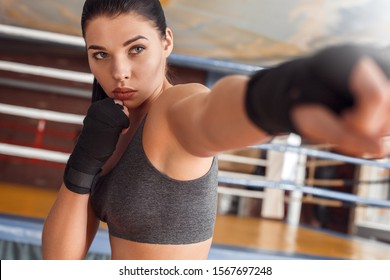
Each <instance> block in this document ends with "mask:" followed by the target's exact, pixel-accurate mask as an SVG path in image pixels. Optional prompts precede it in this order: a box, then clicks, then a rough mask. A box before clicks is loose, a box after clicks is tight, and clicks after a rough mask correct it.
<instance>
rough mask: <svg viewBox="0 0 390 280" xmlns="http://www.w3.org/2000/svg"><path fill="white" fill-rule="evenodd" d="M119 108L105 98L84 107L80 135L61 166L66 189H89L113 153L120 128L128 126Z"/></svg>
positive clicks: (84, 192) (85, 192) (126, 119)
mask: <svg viewBox="0 0 390 280" xmlns="http://www.w3.org/2000/svg"><path fill="white" fill-rule="evenodd" d="M122 108H123V107H122V105H118V104H115V103H114V101H113V100H112V99H111V98H106V99H103V100H100V101H97V102H95V103H93V104H92V105H91V107H90V108H89V109H88V113H87V115H86V117H85V119H84V126H83V129H82V131H81V134H80V137H79V139H78V141H77V144H76V146H75V148H74V150H73V152H72V154H71V155H70V157H69V160H68V163H67V165H66V168H65V173H64V183H65V186H66V187H67V188H68V189H69V190H71V191H73V192H75V193H79V194H87V193H89V192H90V189H91V187H92V185H93V184H94V183H95V182H96V179H97V177H98V176H97V174H98V173H99V172H100V171H101V167H102V166H103V164H104V163H105V162H106V160H107V159H108V158H109V157H110V156H111V155H112V153H113V152H114V150H115V147H116V144H117V142H118V139H119V135H120V133H121V131H122V130H123V129H124V128H127V127H128V126H129V125H130V122H129V118H128V117H127V116H126V114H125V113H124V112H123V111H122Z"/></svg>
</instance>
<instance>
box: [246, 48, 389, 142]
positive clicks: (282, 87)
mask: <svg viewBox="0 0 390 280" xmlns="http://www.w3.org/2000/svg"><path fill="white" fill-rule="evenodd" d="M363 57H369V58H371V59H373V60H374V61H375V62H376V63H377V64H378V65H379V66H380V68H381V69H382V70H383V72H384V73H385V74H386V75H387V77H390V60H389V58H388V57H386V56H385V55H384V54H383V53H381V52H380V50H377V49H374V48H368V47H362V46H354V45H342V46H336V47H330V48H327V49H324V50H322V51H320V52H318V53H317V54H315V55H313V56H311V57H306V58H299V59H296V60H292V61H290V62H286V63H283V64H281V65H279V66H277V67H275V68H272V69H266V70H261V71H259V72H257V73H255V75H253V76H252V77H251V79H250V80H249V82H248V86H247V93H246V100H245V107H246V111H247V114H248V116H249V118H250V119H251V120H252V121H253V122H254V123H255V124H256V125H257V126H258V127H259V128H261V129H262V130H264V131H266V132H268V133H269V134H273V135H275V134H279V133H290V132H293V133H298V134H299V131H297V129H296V128H295V126H294V123H293V121H292V118H291V110H292V108H293V107H294V106H295V105H298V104H319V105H323V106H325V107H327V108H328V109H330V110H332V111H333V112H335V113H336V114H340V113H342V112H343V111H344V110H345V109H347V108H350V107H352V106H353V105H354V102H355V98H354V96H353V94H352V92H351V89H350V87H349V83H350V76H351V74H352V72H353V69H354V66H355V65H356V63H357V62H358V61H359V60H360V59H361V58H363Z"/></svg>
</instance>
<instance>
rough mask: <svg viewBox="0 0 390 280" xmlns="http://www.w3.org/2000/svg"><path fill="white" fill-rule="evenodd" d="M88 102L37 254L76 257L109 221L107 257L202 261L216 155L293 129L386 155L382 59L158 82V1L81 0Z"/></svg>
mask: <svg viewBox="0 0 390 280" xmlns="http://www.w3.org/2000/svg"><path fill="white" fill-rule="evenodd" d="M82 30H83V35H84V38H85V42H86V49H87V53H88V60H89V65H90V69H91V72H92V73H93V74H94V76H95V78H96V82H95V85H94V94H93V103H92V105H91V107H90V109H89V110H88V113H87V116H86V118H85V121H84V127H83V131H82V132H81V135H80V137H79V140H78V142H77V144H76V147H75V148H74V151H73V153H72V155H71V156H70V158H69V161H68V163H67V166H66V169H65V174H64V184H63V185H62V186H61V188H60V191H59V194H58V198H57V200H56V202H55V204H54V205H53V208H52V209H51V212H50V214H49V216H48V217H47V220H46V223H45V226H44V231H43V242H42V249H43V257H44V258H45V259H83V258H84V257H85V255H86V253H87V251H88V249H89V247H90V244H91V242H92V240H93V238H94V235H95V233H96V231H97V229H98V225H99V220H103V221H105V222H106V223H107V224H108V228H109V233H110V244H111V250H112V258H113V259H206V258H207V256H208V252H209V249H210V245H211V243H212V236H213V227H214V222H215V216H216V206H217V205H216V203H217V160H216V158H215V156H216V155H217V154H218V153H219V152H221V151H225V150H231V149H236V148H241V147H245V146H248V145H251V144H255V143H260V142H264V141H268V140H269V139H270V137H272V136H273V135H276V134H279V133H288V132H297V133H300V134H301V135H302V136H303V137H307V138H309V139H311V140H314V141H318V142H327V143H332V144H334V145H336V147H337V148H338V149H339V150H340V151H341V152H344V153H347V154H352V155H356V156H361V155H363V154H365V153H370V154H372V155H375V156H384V155H385V154H386V151H385V148H384V146H383V144H382V142H381V139H382V136H383V135H385V134H386V133H387V132H388V131H389V121H388V118H386V117H385V116H387V112H388V110H389V108H390V99H389V98H390V95H389V93H390V87H389V81H388V79H387V77H386V74H385V73H387V75H388V73H390V71H389V67H388V66H389V63H388V62H385V61H384V60H383V59H382V58H379V57H377V54H376V52H372V50H369V49H364V48H357V47H353V46H341V47H334V48H330V49H327V50H324V51H322V52H320V53H318V54H316V55H314V56H312V57H307V58H301V59H297V60H294V61H291V62H287V63H284V64H282V65H280V66H278V67H275V68H274V69H269V70H265V71H261V72H259V73H257V74H255V75H254V76H253V77H245V76H230V77H226V78H223V79H221V80H220V81H219V82H218V83H217V84H216V85H215V86H214V87H213V88H212V89H208V88H206V87H205V86H203V85H200V84H182V85H172V84H171V83H170V82H169V80H168V79H167V78H166V73H167V58H168V57H169V55H170V54H171V52H172V50H173V34H172V31H171V30H170V29H169V28H168V27H167V26H166V23H165V17H164V13H163V10H162V7H161V5H160V2H159V1H158V0H87V1H86V2H85V4H84V9H83V15H82Z"/></svg>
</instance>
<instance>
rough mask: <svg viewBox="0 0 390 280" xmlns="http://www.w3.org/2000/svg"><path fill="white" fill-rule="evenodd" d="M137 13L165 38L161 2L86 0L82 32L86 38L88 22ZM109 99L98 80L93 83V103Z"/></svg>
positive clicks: (155, 0) (150, 0)
mask: <svg viewBox="0 0 390 280" xmlns="http://www.w3.org/2000/svg"><path fill="white" fill-rule="evenodd" d="M128 13H136V14H138V15H140V16H143V17H145V18H146V19H148V20H150V21H152V22H153V23H154V26H155V27H156V29H157V30H158V31H159V32H160V34H161V37H162V38H164V37H165V34H166V29H167V23H166V19H165V14H164V11H163V8H162V6H161V3H160V1H159V0H86V1H85V3H84V7H83V12H82V15H81V30H82V33H83V37H85V29H86V25H87V23H88V21H90V20H92V19H93V18H95V17H98V16H102V15H106V16H109V17H116V16H119V15H122V14H128ZM104 98H107V95H106V93H105V92H104V90H103V89H102V87H101V86H100V85H99V83H98V82H97V80H96V79H94V83H93V91H92V102H94V101H97V100H100V99H104Z"/></svg>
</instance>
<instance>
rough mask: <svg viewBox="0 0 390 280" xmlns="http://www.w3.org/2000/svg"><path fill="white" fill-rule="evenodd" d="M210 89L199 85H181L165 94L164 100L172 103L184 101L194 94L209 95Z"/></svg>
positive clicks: (171, 88)
mask: <svg viewBox="0 0 390 280" xmlns="http://www.w3.org/2000/svg"><path fill="white" fill-rule="evenodd" d="M209 92H210V89H209V88H208V87H206V86H204V85H202V84H199V83H188V84H180V85H175V86H172V87H170V88H169V89H167V90H166V91H165V93H164V94H163V98H167V99H169V100H170V101H174V100H177V101H179V100H182V99H184V98H187V97H189V96H192V95H194V94H207V93H209Z"/></svg>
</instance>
